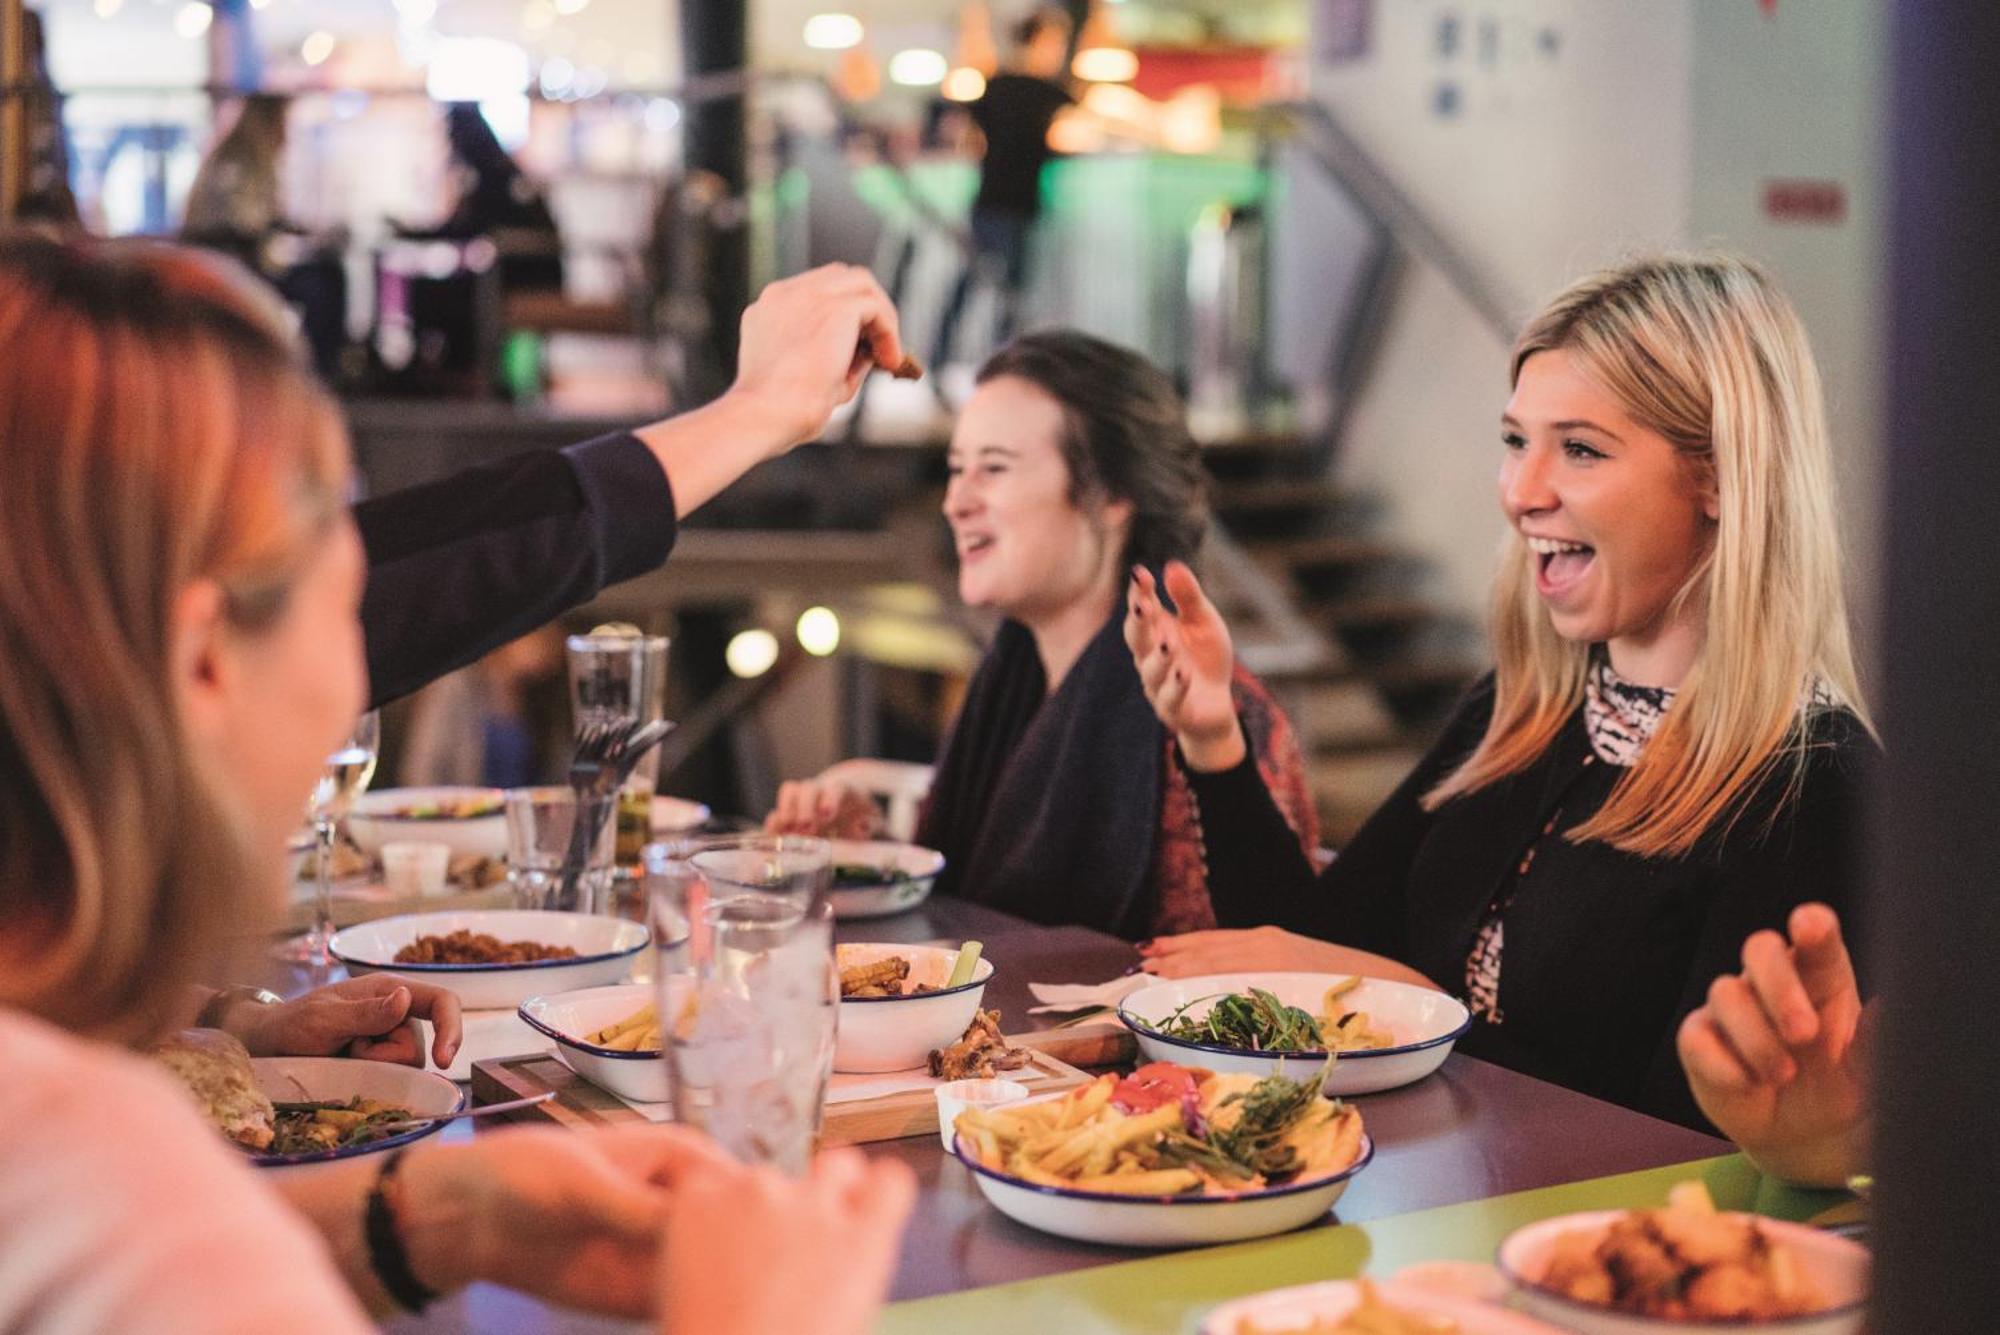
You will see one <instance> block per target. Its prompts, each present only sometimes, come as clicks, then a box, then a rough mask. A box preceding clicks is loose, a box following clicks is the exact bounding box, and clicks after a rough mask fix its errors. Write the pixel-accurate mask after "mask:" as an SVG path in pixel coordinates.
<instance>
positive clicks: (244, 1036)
mask: <svg viewBox="0 0 2000 1335" xmlns="http://www.w3.org/2000/svg"><path fill="white" fill-rule="evenodd" d="M418 1020H428V1021H430V1023H431V1028H432V1030H433V1034H432V1038H431V1057H432V1059H433V1060H434V1061H436V1063H437V1064H438V1066H439V1067H446V1066H450V1065H451V1063H452V1059H453V1058H455V1057H456V1056H457V1055H458V1045H459V1043H460V1042H461V1041H462V1040H463V1038H464V1030H463V1027H462V1024H461V1020H460V1011H459V1004H458V997H457V995H456V994H454V993H453V992H451V991H450V990H448V989H446V988H442V987H435V986H432V985H431V984H429V983H413V982H408V981H405V980H403V979H401V978H396V977H392V976H390V975H388V974H363V975H362V976H361V977H359V978H346V979H342V980H341V981H340V982H337V983H329V984H327V985H326V986H325V987H319V988H314V989H313V990H312V991H310V992H307V993H305V994H304V995H303V996H300V997H297V998H295V999H293V1000H291V1001H287V1002H284V1003H282V1004H280V1005H276V1006H259V1005H254V1004H246V1005H240V1006H236V1007H234V1008H232V1009H231V1010H229V1011H228V1012H227V1013H225V1014H224V1015H223V1016H222V1017H221V1022H222V1025H223V1027H224V1028H226V1029H228V1030H229V1031H230V1032H231V1033H233V1034H235V1035H236V1036H237V1037H238V1038H240V1039H241V1040H242V1041H243V1045H244V1047H246V1048H248V1049H249V1051H250V1053H251V1055H253V1056H258V1057H343V1056H344V1057H359V1058H362V1059H364V1060H367V1061H382V1062H395V1063H397V1064H399V1065H403V1066H417V1067H421V1066H422V1065H423V1064H424V1045H423V1039H422V1037H421V1034H420V1032H419V1031H418V1029H417V1025H416V1022H417V1021H418Z"/></svg>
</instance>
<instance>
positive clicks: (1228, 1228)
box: [953, 1062, 1374, 1247]
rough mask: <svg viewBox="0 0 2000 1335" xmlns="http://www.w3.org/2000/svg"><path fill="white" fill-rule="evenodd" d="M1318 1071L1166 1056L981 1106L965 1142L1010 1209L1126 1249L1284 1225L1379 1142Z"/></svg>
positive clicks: (967, 1160) (1319, 1210) (1329, 1200)
mask: <svg viewBox="0 0 2000 1335" xmlns="http://www.w3.org/2000/svg"><path fill="white" fill-rule="evenodd" d="M1319 1086H1320V1078H1319V1075H1318V1073H1317V1072H1316V1071H1315V1072H1311V1073H1308V1075H1307V1078H1306V1079H1304V1080H1291V1079H1288V1078H1286V1077H1284V1076H1265V1077H1262V1078H1259V1077H1255V1076H1248V1075H1225V1074H1219V1073H1217V1072H1214V1071H1208V1070H1203V1069H1200V1068H1196V1067H1184V1066H1177V1065H1174V1064H1173V1063H1170V1062H1153V1063H1149V1064H1148V1065H1145V1066H1142V1067H1140V1068H1139V1069H1138V1070H1136V1071H1134V1072H1133V1073H1132V1074H1131V1075H1129V1076H1125V1077H1122V1078H1120V1077H1118V1076H1112V1075H1103V1076H1099V1077H1098V1078H1097V1079H1096V1080H1094V1081H1093V1082H1091V1083H1090V1084H1088V1085H1083V1086H1080V1087H1078V1088H1076V1089H1073V1090H1070V1091H1068V1092H1066V1093H1064V1094H1062V1095H1059V1096H1055V1097H1052V1098H1046V1099H1037V1100H1031V1101H1029V1102H1027V1103H1018V1104H1012V1105H1009V1106H1007V1107H1004V1108H990V1109H982V1108H971V1109H967V1110H966V1111H965V1112H963V1113H960V1114H959V1116H958V1119H957V1122H956V1124H955V1130H956V1132H957V1136H956V1139H955V1142H954V1147H953V1152H954V1153H955V1154H956V1155H957V1156H958V1158H959V1160H960V1161H961V1162H962V1163H964V1164H965V1166H966V1167H967V1168H969V1169H971V1170H972V1172H973V1174H974V1177H975V1179H976V1180H977V1182H978V1183H979V1190H980V1191H981V1193H983V1194H984V1195H985V1197H986V1199H987V1200H988V1201H989V1202H991V1203H992V1205H993V1206H994V1207H995V1208H996V1209H998V1210H999V1211H1000V1212H1001V1213H1002V1214H1004V1215H1007V1216H1008V1217H1009V1218H1012V1219H1014V1220H1016V1221H1018V1222H1020V1223H1023V1224H1026V1225H1027V1226H1028V1227H1030V1228H1034V1229H1039V1230H1041V1231H1042V1232H1044V1233H1053V1234H1055V1235H1057V1236H1058V1237H1065V1238H1076V1239H1078V1240H1080V1241H1084V1242H1102V1243H1111V1244H1113V1245H1117V1246H1125V1247H1195V1246H1207V1245H1209V1244H1212V1243H1220V1242H1236V1241H1240V1240H1242V1239H1244V1238H1260V1237H1265V1236H1267V1235H1269V1234H1273V1233H1283V1232H1285V1231H1286V1230H1288V1229H1293V1228H1297V1227H1299V1226H1300V1225H1302V1224H1308V1223H1311V1222H1312V1221H1313V1220H1315V1219H1318V1218H1320V1217H1321V1216H1323V1215H1324V1214H1326V1212H1327V1211H1328V1210H1330V1209H1332V1208H1333V1204H1334V1202H1335V1201H1337V1200H1339V1199H1340V1196H1341V1193H1343V1192H1344V1191H1346V1190H1347V1184H1348V1182H1349V1181H1351V1180H1352V1179H1353V1177H1354V1175H1355V1174H1356V1173H1358V1172H1360V1171H1361V1170H1362V1169H1363V1168H1364V1167H1366V1166H1367V1164H1368V1161H1369V1159H1370V1158H1372V1157H1373V1155H1374V1146H1373V1145H1372V1143H1371V1142H1370V1141H1369V1139H1368V1136H1367V1134H1366V1132H1365V1131H1364V1130H1363V1129H1362V1125H1361V1114H1360V1112H1359V1111H1358V1110H1356V1109H1355V1108H1354V1107H1353V1106H1352V1105H1351V1104H1346V1103H1342V1102H1340V1101H1338V1100H1332V1099H1327V1098H1324V1097H1322V1096H1321V1094H1320V1089H1319Z"/></svg>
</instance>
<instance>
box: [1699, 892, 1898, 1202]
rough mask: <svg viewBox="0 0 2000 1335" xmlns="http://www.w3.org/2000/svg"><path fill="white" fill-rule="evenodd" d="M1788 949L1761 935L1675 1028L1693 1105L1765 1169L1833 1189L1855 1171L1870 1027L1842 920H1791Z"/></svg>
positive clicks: (1818, 907)
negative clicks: (1736, 970)
mask: <svg viewBox="0 0 2000 1335" xmlns="http://www.w3.org/2000/svg"><path fill="white" fill-rule="evenodd" d="M1788 926H1789V928H1790V931H1791V940H1790V941H1789V942H1787V941H1786V940H1785V938H1784V937H1782V936H1780V935H1779V934H1778V933H1776V932H1758V933H1757V934H1755V935H1754V936H1752V937H1750V939H1749V940H1747V941H1745V942H1744V943H1743V971H1742V973H1740V974H1725V975H1724V976H1723V977H1721V978H1718V979H1716V980H1715V983H1714V985H1713V986H1712V987H1710V989H1709V993H1708V1002H1707V1004H1706V1005H1704V1006H1702V1007H1701V1008H1700V1009H1698V1010H1696V1011H1695V1012H1694V1013H1693V1014H1691V1015H1689V1016H1688V1018H1687V1019H1686V1021H1684V1022H1683V1023H1682V1025H1681V1029H1680V1034H1679V1047H1680V1057H1681V1065H1682V1066H1683V1067H1684V1068H1685V1069H1686V1071H1687V1076H1688V1084H1689V1086H1690V1087H1691V1088H1692V1089H1693V1091H1694V1097H1695V1102H1696V1103H1698V1104H1699V1105H1700V1106H1701V1110H1702V1111H1703V1112H1704V1113H1706V1114H1707V1115H1708V1117H1709V1119H1710V1120H1711V1121H1713V1122H1714V1123H1715V1124H1716V1126H1717V1127H1718V1128H1719V1129H1720V1130H1721V1131H1722V1133H1723V1134H1724V1135H1726V1136H1728V1137H1729V1138H1730V1139H1731V1140H1734V1141H1735V1142H1736V1143H1737V1144H1738V1145H1741V1146H1742V1147H1743V1149H1744V1151H1745V1152H1746V1153H1748V1154H1749V1155H1750V1157H1751V1158H1752V1159H1754V1160H1756V1162H1757V1163H1758V1165H1759V1166H1760V1167H1762V1168H1764V1169H1765V1171H1767V1172H1770V1173H1773V1174H1775V1175H1776V1176H1778V1177H1782V1178H1785V1179H1787V1180H1788V1181H1793V1182H1799V1183H1804V1184H1809V1185H1814V1186H1839V1185H1842V1184H1843V1183H1845V1182H1846V1181H1847V1179H1848V1177H1849V1176H1851V1175H1852V1174H1854V1173H1855V1172H1858V1171H1859V1170H1860V1166H1861V1157H1862V1156H1861V1144H1860V1142H1861V1139H1862V1137H1863V1134H1864V1132H1865V1130H1866V1123H1867V1118H1868V1099H1867V1096H1868V1080H1867V1062H1866V1057H1865V1049H1866V1043H1865V1036H1866V1027H1865V1025H1864V1023H1863V1018H1864V1017H1863V1011H1862V1005H1861V995H1860V991H1859V989H1858V987H1857V986H1856V984H1855V978H1854V963H1853V961H1852V960H1851V959H1850V958H1849V957H1848V954H1847V946H1846V943H1845V942H1844V941H1843V940H1842V939H1841V933H1840V920H1839V918H1838V917H1837V916H1836V915H1835V914H1834V912H1833V910H1831V909H1829V908H1827V907H1826V906H1825V905H1824V904H1803V905H1800V906H1799V907H1798V908H1796V909H1794V910H1793V911H1792V916H1791V921H1790V923H1789V924H1788Z"/></svg>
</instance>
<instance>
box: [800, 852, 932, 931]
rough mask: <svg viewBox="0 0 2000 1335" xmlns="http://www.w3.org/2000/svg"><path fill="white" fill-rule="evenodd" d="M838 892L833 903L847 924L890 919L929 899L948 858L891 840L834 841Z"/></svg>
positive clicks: (831, 898)
mask: <svg viewBox="0 0 2000 1335" xmlns="http://www.w3.org/2000/svg"><path fill="white" fill-rule="evenodd" d="M830 842H831V843H832V845H833V887H832V889H831V890H829V891H828V899H829V901H830V902H831V903H832V905H833V916H834V917H836V918H842V919H852V918H886V917H888V916H889V915H890V914H892V913H904V912H907V911H908V910H910V909H913V908H915V907H916V906H917V905H919V904H921V903H923V902H924V900H926V899H928V898H929V897H930V893H931V887H932V886H934V885H936V884H937V878H938V873H940V872H942V871H943V870H944V854H942V853H940V852H938V851H937V850H936V849H931V848H920V847H918V846H917V845H916V844H899V843H893V842H891V841H889V840H886V839H834V840H831V841H830Z"/></svg>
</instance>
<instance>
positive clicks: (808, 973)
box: [649, 835, 840, 1173]
mask: <svg viewBox="0 0 2000 1335" xmlns="http://www.w3.org/2000/svg"><path fill="white" fill-rule="evenodd" d="M676 851H677V853H678V854H679V856H678V857H671V858H669V857H664V856H663V857H662V858H661V859H660V860H659V862H658V865H660V866H662V867H665V866H667V865H668V864H670V863H671V864H673V866H674V869H673V871H672V872H671V873H670V876H671V878H672V879H671V880H670V882H669V884H668V885H667V887H666V888H665V893H663V894H656V896H655V901H654V903H655V922H656V932H657V931H658V930H659V929H660V924H663V923H664V924H665V925H667V926H669V927H671V926H672V925H673V924H674V922H676V921H678V922H679V923H682V924H685V928H686V936H685V941H686V947H685V949H684V951H683V952H682V953H681V954H680V956H679V958H678V960H675V961H673V962H672V963H670V959H669V956H668V955H667V954H665V953H663V955H662V961H661V965H662V967H661V971H660V976H661V984H660V986H661V997H660V1004H661V1007H662V1010H661V1016H662V1019H663V1022H664V1028H665V1043H666V1050H667V1064H668V1073H669V1076H670V1079H671V1084H672V1088H673V1101H674V1115H675V1116H676V1117H677V1118H678V1119H679V1120H680V1121H682V1122H685V1123H687V1124H688V1125H690V1126H695V1127H699V1128H700V1129H702V1130H703V1131H706V1132H707V1133H708V1134H709V1136H710V1137H712V1138H713V1139H714V1140H715V1141H716V1143H717V1144H719V1145H721V1146H722V1147H723V1148H724V1149H725V1150H727V1151H729V1152H730V1153H731V1154H733V1155H734V1156H736V1157H737V1158H738V1159H740V1160H742V1161H743V1162H745V1163H768V1164H772V1165H774V1166H776V1167H778V1168H780V1169H782V1170H783V1171H786V1172H790V1173H803V1172H804V1171H805V1169H806V1166H807V1164H808V1163H809V1162H810V1160H811V1158H812V1152H813V1148H814V1145H815V1143H816V1142H817V1140H818V1136H819V1129H820V1120H821V1115H822V1113H823V1111H824V1108H825V1104H826V1088H827V1081H828V1079H829V1078H830V1077H831V1076H832V1073H833V1045H834V1028H835V1024H836V1022H837V1019H838V1016H839V1007H840V976H839V972H838V970H837V969H836V968H835V967H834V956H833V914H832V910H831V907H830V906H829V904H828V902H827V899H826V886H827V882H828V881H829V880H830V878H831V876H832V872H833V866H832V855H831V851H830V850H829V848H828V847H827V845H826V841H825V840H820V839H796V838H791V839H780V838H777V837H774V836H764V835H748V836H741V837H738V838H729V839H718V840H701V841H692V842H690V843H688V844H684V845H680V846H678V849H677V850H676ZM650 866H651V864H649V870H650ZM676 900H678V903H679V905H680V907H679V909H678V910H675V908H674V903H675V901H676ZM663 905H664V907H663ZM663 915H664V916H663ZM673 964H678V965H679V966H680V967H679V968H678V969H676V968H675V967H673Z"/></svg>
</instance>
